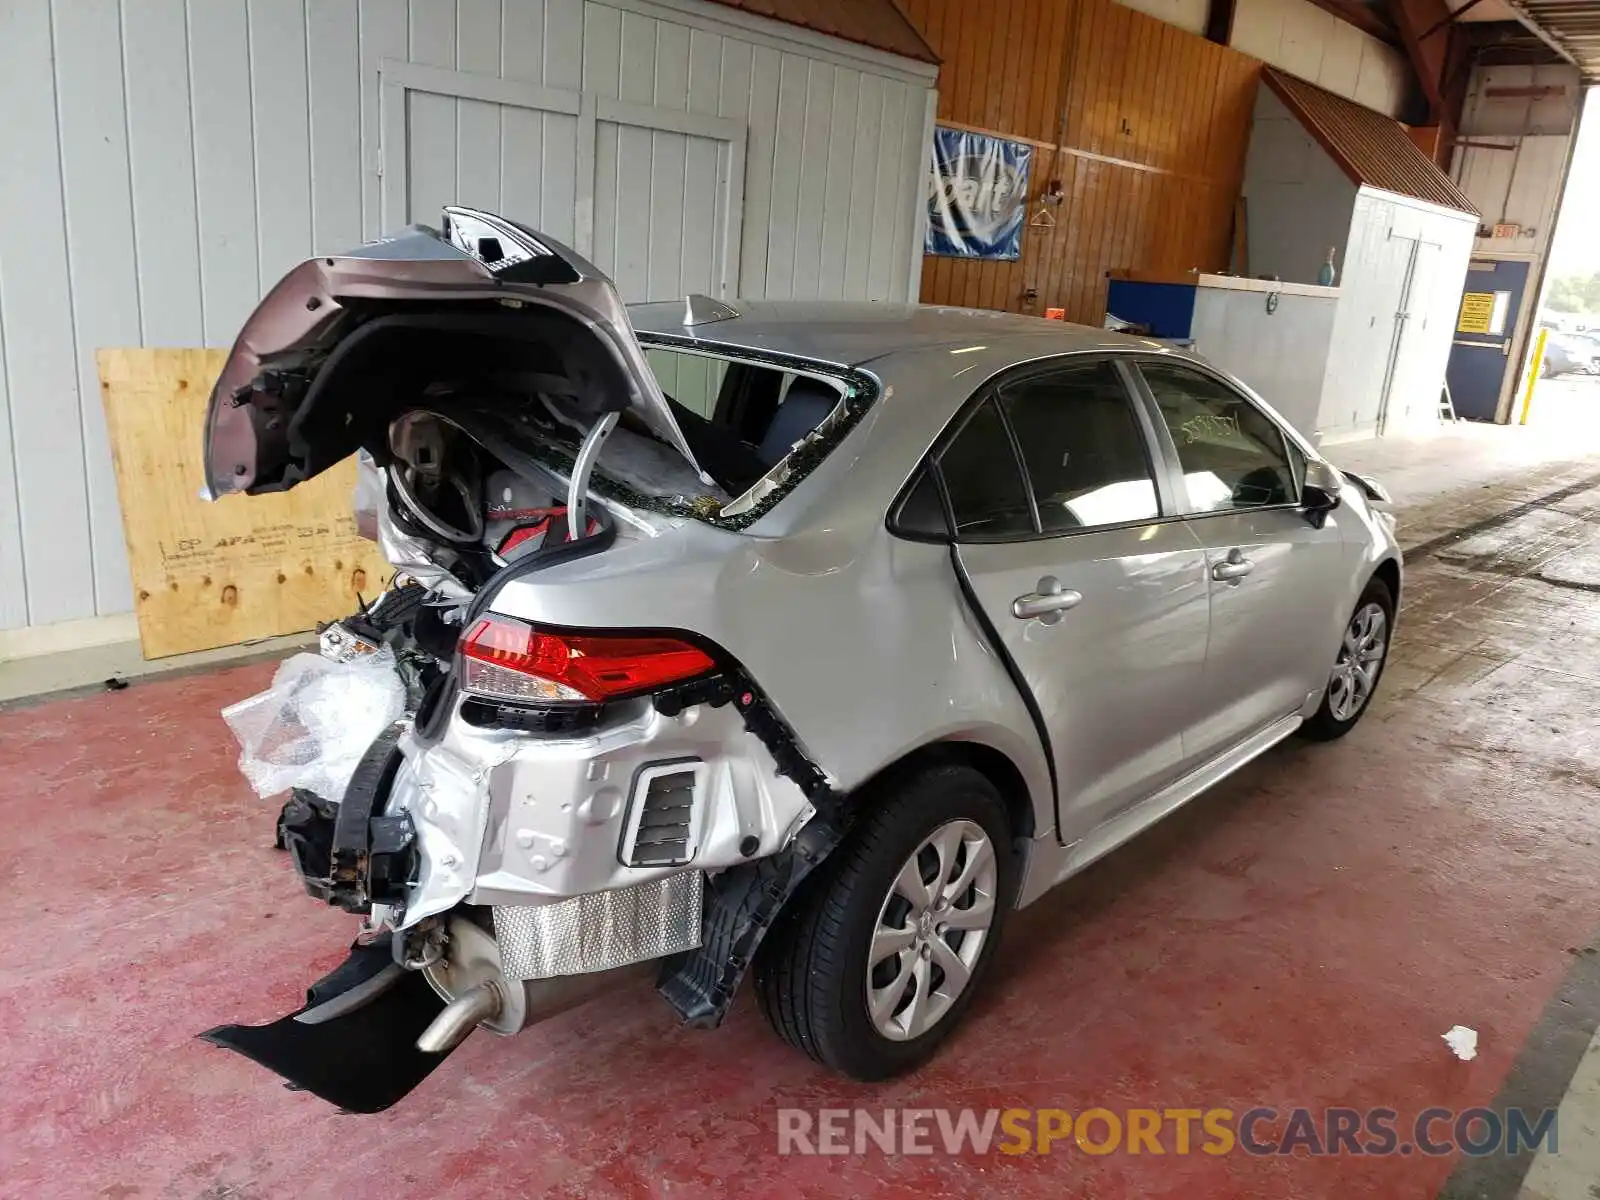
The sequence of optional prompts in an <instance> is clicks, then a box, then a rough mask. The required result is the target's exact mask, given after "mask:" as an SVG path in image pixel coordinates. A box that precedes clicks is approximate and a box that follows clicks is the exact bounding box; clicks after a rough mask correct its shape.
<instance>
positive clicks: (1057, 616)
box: [1011, 575, 1083, 625]
mask: <svg viewBox="0 0 1600 1200" xmlns="http://www.w3.org/2000/svg"><path fill="white" fill-rule="evenodd" d="M1038 589H1039V590H1038V591H1035V592H1029V593H1028V594H1027V595H1026V596H1018V597H1017V598H1016V599H1015V600H1013V601H1012V602H1011V615H1012V616H1013V617H1016V618H1017V620H1019V621H1031V620H1033V619H1034V618H1035V617H1037V618H1038V619H1039V620H1040V621H1041V622H1042V623H1044V624H1046V625H1054V624H1055V623H1056V622H1057V621H1059V620H1061V614H1062V613H1064V612H1066V611H1067V609H1069V608H1076V607H1077V606H1078V605H1079V604H1082V603H1083V593H1082V592H1073V591H1069V590H1067V589H1066V588H1064V587H1062V586H1061V581H1060V580H1059V579H1057V578H1056V577H1055V576H1054V575H1046V576H1045V577H1044V578H1043V579H1041V580H1039V584H1038Z"/></svg>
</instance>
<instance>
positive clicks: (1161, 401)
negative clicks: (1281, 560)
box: [1139, 362, 1300, 512]
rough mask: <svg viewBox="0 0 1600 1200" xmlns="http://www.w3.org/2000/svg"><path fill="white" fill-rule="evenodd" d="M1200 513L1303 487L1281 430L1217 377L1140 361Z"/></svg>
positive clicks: (1267, 501)
mask: <svg viewBox="0 0 1600 1200" xmlns="http://www.w3.org/2000/svg"><path fill="white" fill-rule="evenodd" d="M1139 370H1140V372H1141V373H1142V374H1143V375H1144V378H1145V382H1146V383H1147V384H1149V386H1150V391H1151V393H1152V394H1153V395H1154V396H1155V400H1156V406H1157V407H1158V408H1159V409H1160V410H1161V417H1162V419H1163V420H1164V421H1165V422H1166V425H1167V430H1168V432H1170V433H1171V434H1172V441H1173V444H1174V445H1175V446H1176V447H1177V451H1178V463H1179V465H1180V466H1181V467H1182V468H1183V480H1184V484H1185V486H1186V487H1187V488H1188V492H1189V502H1190V504H1191V505H1192V506H1193V507H1194V508H1195V509H1196V510H1198V511H1200V512H1226V511H1228V510H1230V509H1240V508H1261V507H1264V506H1267V505H1274V504H1293V503H1294V502H1295V499H1296V497H1297V496H1298V495H1299V492H1300V488H1299V485H1298V483H1297V482H1296V479H1295V470H1294V466H1293V465H1292V464H1291V463H1290V461H1289V449H1288V443H1287V441H1286V440H1285V439H1284V436H1283V431H1282V430H1281V429H1279V428H1278V427H1277V425H1276V424H1274V423H1273V421H1272V419H1271V418H1270V417H1268V416H1267V415H1266V414H1265V413H1263V412H1262V411H1261V410H1260V409H1259V408H1257V407H1256V406H1255V405H1254V404H1252V403H1250V401H1249V400H1247V399H1246V398H1245V397H1244V396H1242V395H1240V394H1239V393H1238V392H1236V391H1234V389H1233V388H1231V387H1229V386H1228V385H1227V384H1225V383H1223V382H1222V381H1221V380H1219V379H1214V378H1212V377H1211V376H1210V375H1206V374H1204V373H1202V372H1200V371H1196V370H1193V369H1191V368H1189V367H1184V366H1180V365H1178V364H1176V363H1153V362H1146V363H1140V364H1139Z"/></svg>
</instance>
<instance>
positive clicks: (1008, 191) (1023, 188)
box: [923, 126, 1033, 260]
mask: <svg viewBox="0 0 1600 1200" xmlns="http://www.w3.org/2000/svg"><path fill="white" fill-rule="evenodd" d="M1032 158H1033V147H1032V146H1030V145H1029V144H1028V143H1026V142H1009V141H1006V140H1005V139H1003V138H997V137H991V136H990V135H988V134H986V133H968V132H967V131H966V130H963V129H946V128H944V127H943V126H938V127H936V128H935V129H934V131H933V163H932V170H931V171H930V172H929V176H928V235H927V239H926V242H925V244H924V246H923V250H924V252H925V253H927V254H946V255H954V256H957V257H960V258H998V259H1010V260H1015V259H1017V258H1019V257H1021V254H1022V226H1023V223H1024V219H1025V217H1026V216H1027V201H1028V167H1029V165H1030V163H1031V160H1032Z"/></svg>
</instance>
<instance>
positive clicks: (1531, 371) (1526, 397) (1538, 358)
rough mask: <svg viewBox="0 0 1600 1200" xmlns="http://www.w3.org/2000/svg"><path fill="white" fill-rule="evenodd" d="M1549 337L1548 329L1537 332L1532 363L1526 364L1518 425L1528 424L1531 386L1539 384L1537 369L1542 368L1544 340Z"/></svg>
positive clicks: (1531, 394) (1530, 406) (1531, 393)
mask: <svg viewBox="0 0 1600 1200" xmlns="http://www.w3.org/2000/svg"><path fill="white" fill-rule="evenodd" d="M1549 336H1550V331H1549V330H1548V329H1540V330H1539V340H1538V341H1537V342H1535V343H1534V344H1533V361H1532V362H1531V363H1529V364H1528V390H1527V391H1525V392H1524V393H1522V416H1521V417H1519V418H1518V419H1517V424H1518V425H1526V424H1527V423H1528V410H1529V409H1530V408H1532V407H1533V385H1534V384H1536V383H1538V382H1539V368H1540V367H1542V366H1544V339H1545V338H1547V337H1549Z"/></svg>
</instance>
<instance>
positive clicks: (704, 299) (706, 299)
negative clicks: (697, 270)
mask: <svg viewBox="0 0 1600 1200" xmlns="http://www.w3.org/2000/svg"><path fill="white" fill-rule="evenodd" d="M738 315H739V310H738V309H737V308H734V307H733V306H732V305H729V304H724V303H723V302H722V301H721V300H713V299H712V298H711V297H710V296H702V295H701V294H700V293H699V292H690V293H689V294H688V295H687V296H685V297H684V298H683V323H684V324H685V325H709V324H711V323H712V322H713V321H731V320H733V318H735V317H737V316H738Z"/></svg>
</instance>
